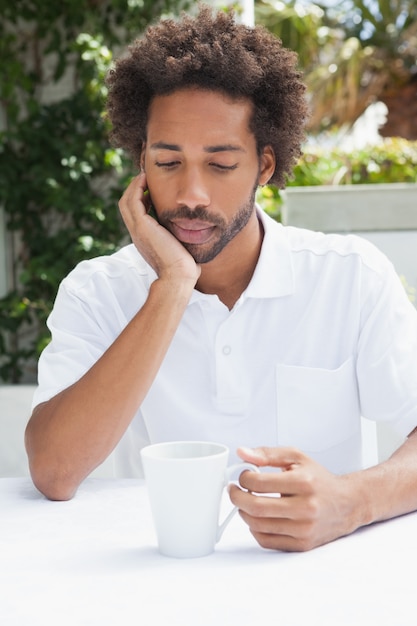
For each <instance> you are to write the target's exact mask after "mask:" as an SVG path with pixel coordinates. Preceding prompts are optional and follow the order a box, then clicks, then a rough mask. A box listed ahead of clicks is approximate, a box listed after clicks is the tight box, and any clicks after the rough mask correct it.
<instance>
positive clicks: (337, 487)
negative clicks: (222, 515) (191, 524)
mask: <svg viewBox="0 0 417 626" xmlns="http://www.w3.org/2000/svg"><path fill="white" fill-rule="evenodd" d="M239 455H240V456H241V458H242V459H244V460H245V461H248V462H250V463H255V464H256V465H259V466H264V467H266V466H271V467H276V468H280V469H281V470H282V471H279V472H275V473H273V472H271V473H261V474H257V473H255V472H244V473H243V474H242V475H241V479H240V483H241V486H242V487H243V488H244V489H247V490H248V491H247V492H246V491H242V490H241V489H239V487H237V486H235V485H232V486H231V487H230V497H231V500H232V502H233V503H234V504H235V505H236V506H237V507H238V508H239V509H240V515H241V517H242V518H243V519H244V521H245V522H246V523H247V524H248V525H249V527H250V530H251V532H252V534H253V535H254V537H255V539H256V540H257V541H258V543H259V544H260V545H261V546H263V547H265V548H271V549H277V550H286V551H304V550H310V549H312V548H315V547H317V546H320V545H322V544H325V543H328V542H330V541H333V540H334V539H337V538H338V537H342V536H344V535H348V534H350V533H352V532H353V531H355V530H356V529H357V528H359V527H360V526H364V525H367V524H371V523H373V522H378V521H382V520H386V519H390V518H393V517H396V516H398V515H402V514H404V513H409V512H410V511H414V510H417V429H416V430H414V431H413V432H412V433H411V435H410V436H409V437H408V439H407V440H406V441H405V442H404V444H403V445H402V446H401V447H400V448H398V450H396V452H394V454H393V455H392V456H391V457H390V458H389V459H388V460H387V461H384V462H383V463H380V464H378V465H376V466H374V467H371V468H368V469H365V470H362V471H358V472H353V473H351V474H346V475H344V476H337V475H334V474H332V473H330V472H329V471H328V470H326V469H325V468H324V467H322V466H321V465H319V464H318V463H316V462H315V461H313V460H312V459H310V458H309V457H307V456H306V455H304V454H302V453H301V452H300V451H299V450H296V449H291V448H257V449H255V450H249V449H246V448H241V449H239ZM250 492H253V493H250ZM255 494H260V495H255ZM262 494H281V497H270V495H269V496H266V495H262Z"/></svg>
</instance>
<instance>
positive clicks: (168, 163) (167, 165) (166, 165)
mask: <svg viewBox="0 0 417 626" xmlns="http://www.w3.org/2000/svg"><path fill="white" fill-rule="evenodd" d="M155 165H156V166H157V167H164V168H166V169H172V168H173V167H175V166H176V165H179V161H166V162H163V163H162V162H160V161H156V162H155Z"/></svg>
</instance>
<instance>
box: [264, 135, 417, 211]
mask: <svg viewBox="0 0 417 626" xmlns="http://www.w3.org/2000/svg"><path fill="white" fill-rule="evenodd" d="M378 183H417V141H406V140H405V139H399V138H392V139H385V140H384V141H383V142H381V143H380V144H377V145H374V146H367V147H366V148H360V149H355V150H351V151H345V150H341V149H340V148H328V149H326V148H323V147H322V146H317V145H315V146H307V147H306V148H305V149H304V153H303V155H302V157H301V158H300V160H299V161H298V163H297V165H296V166H295V168H294V177H293V178H292V179H291V180H289V181H288V186H289V187H291V186H292V187H294V186H298V187H301V186H315V185H348V184H349V185H361V184H378ZM257 199H258V202H259V203H260V204H261V206H262V208H263V209H264V210H265V211H266V212H267V213H269V214H270V215H272V217H274V218H275V219H279V217H280V210H281V205H282V198H281V196H280V194H279V191H278V190H276V189H274V188H270V187H264V188H263V189H262V190H260V192H259V194H258V198H257Z"/></svg>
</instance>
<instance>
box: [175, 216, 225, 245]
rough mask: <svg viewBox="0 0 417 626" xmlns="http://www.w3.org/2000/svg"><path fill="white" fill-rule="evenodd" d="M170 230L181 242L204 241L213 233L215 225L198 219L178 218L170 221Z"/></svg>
mask: <svg viewBox="0 0 417 626" xmlns="http://www.w3.org/2000/svg"><path fill="white" fill-rule="evenodd" d="M171 227H172V232H173V234H174V235H175V237H176V238H177V239H178V240H179V241H181V242H182V243H197V244H198V243H200V244H201V243H206V242H207V241H208V240H209V239H210V237H211V236H212V234H213V231H214V229H215V228H216V226H215V225H213V224H210V223H208V222H203V221H201V220H198V219H193V220H187V219H178V220H174V221H172V222H171Z"/></svg>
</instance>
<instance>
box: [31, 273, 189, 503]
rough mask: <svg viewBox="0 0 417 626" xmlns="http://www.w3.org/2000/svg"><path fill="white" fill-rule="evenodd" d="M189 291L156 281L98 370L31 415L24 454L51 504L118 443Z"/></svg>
mask: <svg viewBox="0 0 417 626" xmlns="http://www.w3.org/2000/svg"><path fill="white" fill-rule="evenodd" d="M192 288H193V285H192V284H190V283H189V282H180V281H179V282H178V283H177V284H174V283H169V282H168V281H161V280H157V281H155V282H154V283H153V285H152V287H151V290H150V293H149V298H148V300H147V302H146V303H145V305H144V307H143V308H142V309H141V310H140V311H139V312H138V314H137V315H136V316H135V317H134V318H133V319H132V321H131V322H130V323H129V324H128V326H127V327H126V328H125V329H124V331H123V332H122V333H121V335H120V336H119V337H118V338H117V339H116V340H115V342H114V343H113V344H112V345H111V346H110V348H109V349H108V350H107V351H106V352H105V353H104V354H103V356H102V357H101V358H100V359H99V360H98V361H97V363H96V364H95V365H94V366H93V367H92V368H91V369H90V370H89V371H88V372H87V373H86V374H85V375H84V376H83V377H82V378H81V379H80V380H79V381H78V382H77V383H75V384H74V385H72V386H71V387H69V388H67V389H65V390H64V391H62V392H61V393H59V394H58V395H57V396H55V397H54V398H52V399H51V400H50V401H48V402H46V403H44V404H41V405H39V407H37V408H36V409H35V410H34V412H33V415H32V417H31V419H30V421H29V424H28V427H27V430H26V448H27V452H28V457H29V465H30V469H31V474H32V478H33V481H34V483H35V485H36V486H37V487H38V489H39V490H40V491H41V492H42V493H44V494H45V495H46V496H47V497H48V498H51V499H57V500H66V499H69V498H71V497H72V496H73V495H74V493H75V491H76V489H77V488H78V486H79V484H80V483H81V482H82V480H83V479H84V478H85V477H86V476H87V475H88V474H89V473H90V472H91V471H92V470H93V469H94V468H95V467H97V466H98V465H99V464H100V463H101V462H103V461H104V459H105V458H106V457H107V456H108V455H109V454H110V452H111V451H112V450H113V448H114V447H115V445H116V444H117V443H118V441H119V440H120V438H121V437H122V435H123V433H124V432H125V430H126V428H127V427H128V426H129V424H130V422H131V420H132V418H133V416H134V414H135V412H136V411H137V409H138V407H139V406H140V405H141V403H142V401H143V399H144V397H145V396H146V394H147V392H148V390H149V388H150V386H151V384H152V382H153V380H154V378H155V376H156V374H157V372H158V370H159V367H160V365H161V363H162V361H163V358H164V356H165V354H166V351H167V349H168V347H169V345H170V343H171V341H172V338H173V336H174V334H175V332H176V329H177V327H178V324H179V322H180V320H181V318H182V316H183V313H184V310H185V308H186V306H187V304H188V301H189V298H190V296H191V293H192Z"/></svg>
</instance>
